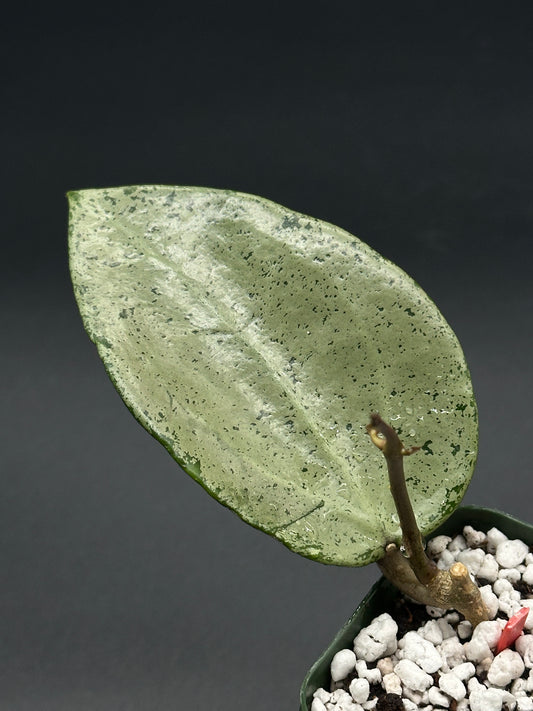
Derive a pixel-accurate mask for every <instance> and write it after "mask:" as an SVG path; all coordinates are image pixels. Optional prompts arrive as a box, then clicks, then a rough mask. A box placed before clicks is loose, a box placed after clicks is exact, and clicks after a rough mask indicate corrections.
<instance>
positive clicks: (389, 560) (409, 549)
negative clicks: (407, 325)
mask: <svg viewBox="0 0 533 711" xmlns="http://www.w3.org/2000/svg"><path fill="white" fill-rule="evenodd" d="M366 429H367V432H368V434H369V435H370V438H371V439H372V442H373V443H374V444H375V445H376V447H378V448H379V449H381V451H382V452H383V455H384V456H385V460H386V462H387V469H388V471H389V482H390V488H391V493H392V497H393V499H394V504H395V506H396V511H397V512H398V517H399V519H400V526H401V529H402V535H403V546H404V548H405V555H403V554H402V553H401V552H400V551H399V550H398V548H397V546H396V545H395V544H394V543H391V544H389V545H387V547H386V548H385V555H384V557H383V558H382V559H381V560H380V561H378V565H379V567H380V569H381V570H382V572H383V574H384V575H385V576H386V577H387V578H389V579H390V580H391V581H392V582H393V583H394V584H395V585H397V587H399V588H400V590H402V591H403V592H405V593H406V594H407V595H409V596H410V597H412V598H413V599H415V600H418V601H419V602H421V603H422V604H425V605H434V606H436V607H442V608H445V609H447V608H449V607H453V608H455V609H456V610H458V611H459V612H461V613H462V614H464V616H465V617H466V618H467V619H468V620H470V622H471V623H472V624H473V625H474V626H475V625H477V624H478V623H479V622H481V621H483V620H488V619H489V615H488V611H487V609H486V607H485V604H484V603H483V600H482V598H481V594H480V592H479V588H478V587H477V585H476V584H475V583H474V582H473V581H472V579H471V578H470V575H469V573H468V570H467V568H466V566H464V565H463V564H462V563H454V564H453V565H452V566H451V568H450V570H439V569H438V568H437V566H436V565H435V563H434V562H433V561H432V560H430V559H429V558H428V557H427V555H426V553H425V551H424V545H423V543H422V536H421V534H420V530H419V528H418V525H417V522H416V517H415V514H414V511H413V507H412V505H411V500H410V498H409V492H408V491H407V485H406V483H405V474H404V468H403V458H404V457H405V456H408V455H410V454H413V452H416V451H418V449H420V448H419V447H410V448H405V447H404V446H403V444H402V442H401V441H400V438H399V437H398V434H397V433H396V431H395V430H394V428H392V427H391V426H390V425H388V424H387V423H386V422H384V421H383V420H382V419H381V417H380V416H379V415H378V414H377V413H372V415H371V416H370V424H369V425H367V428H366Z"/></svg>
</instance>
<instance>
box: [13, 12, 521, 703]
mask: <svg viewBox="0 0 533 711" xmlns="http://www.w3.org/2000/svg"><path fill="white" fill-rule="evenodd" d="M5 12H6V11H4V13H5ZM0 37H1V42H0V53H1V54H2V75H3V78H4V82H3V90H2V113H1V119H0V120H1V124H2V133H3V141H2V145H3V150H2V152H3V155H4V158H3V159H2V171H3V189H2V204H3V208H2V213H3V230H2V232H3V235H2V247H3V250H2V259H1V266H2V279H1V281H0V288H1V290H2V301H1V303H2V310H1V316H2V331H1V332H2V348H1V349H0V359H1V362H2V365H1V370H0V372H1V374H2V380H3V382H2V390H1V394H2V400H1V401H2V416H1V417H2V421H1V425H0V431H1V433H2V457H1V472H0V531H1V538H0V711H29V710H34V709H37V710H39V711H120V710H124V711H171V710H175V709H186V710H187V711H188V710H189V709H190V710H192V711H196V710H198V711H203V710H204V709H205V711H208V710H209V711H241V709H242V710H243V711H244V710H245V711H248V710H250V711H272V710H275V711H294V710H295V709H296V707H297V697H298V689H299V686H300V682H301V680H302V678H303V676H304V674H305V672H306V670H307V668H308V667H309V666H310V665H311V663H312V662H313V660H314V659H315V658H316V657H317V656H318V654H319V652H320V651H321V650H322V648H323V647H324V646H325V645H326V644H327V643H328V642H329V640H330V638H331V637H332V636H333V634H334V632H335V631H336V630H337V628H338V627H340V625H341V624H342V623H343V622H344V620H345V619H346V618H347V617H348V616H349V615H350V614H351V612H352V610H353V609H354V607H355V606H356V604H357V603H358V602H359V600H360V599H361V598H362V596H363V595H364V593H365V592H366V591H367V589H368V587H369V586H370V583H371V582H372V581H373V580H374V579H376V578H377V570H376V569H374V567H372V568H368V569H364V570H358V569H352V570H350V569H336V568H331V567H325V566H321V565H319V564H317V563H313V562H310V561H307V560H304V559H301V558H299V557H298V556H296V555H294V554H292V553H290V552H289V551H288V550H286V549H285V548H284V547H283V546H282V545H280V544H279V543H277V542H276V541H274V540H271V539H270V538H268V537H267V536H265V535H264V534H262V533H259V532H258V531H256V530H254V529H252V528H249V527H247V526H246V525H244V524H243V523H241V522H240V521H239V520H238V519H237V517H236V516H235V515H233V514H232V513H231V512H229V511H227V510H226V509H223V508H222V507H221V506H219V505H218V504H217V503H216V502H215V501H213V500H211V499H210V498H209V497H208V496H207V495H206V494H205V493H204V491H203V490H202V489H201V488H200V487H199V486H198V485H196V484H195V483H194V482H193V481H192V480H189V479H188V478H187V477H186V476H185V475H184V474H183V473H181V472H180V471H179V469H178V467H177V465H176V464H175V463H174V462H173V461H172V460H171V458H170V457H169V456H168V454H167V453H166V452H165V451H164V450H163V448H162V447H160V445H158V444H157V443H156V442H155V441H153V440H152V439H151V438H150V437H149V435H147V434H146V433H145V432H144V431H143V430H142V429H141V427H140V426H139V425H138V424H137V423H136V422H135V421H134V419H133V418H132V416H131V415H130V414H129V412H128V411H127V410H126V408H125V407H124V406H123V404H122V402H121V400H120V399H119V397H118V395H117V394H116V393H115V391H114V389H113V387H112V385H111V383H110V382H109V381H108V379H107V376H106V375H105V373H104V370H103V367H102V366H101V364H100V362H99V359H98V357H97V355H96V352H95V349H94V347H93V346H92V344H91V342H90V341H89V340H88V338H87V337H86V335H85V333H84V331H83V328H82V325H81V322H80V319H79V316H78V313H77V309H76V306H75V304H74V300H73V297H72V293H71V287H70V283H69V276H68V269H67V254H66V231H67V205H66V200H65V197H64V194H65V192H66V191H67V190H69V189H77V188H84V187H104V186H109V185H122V184H132V183H150V182H153V183H169V184H185V185H187V184H188V185H206V186H211V187H217V188H232V189H236V190H242V191H245V192H251V193H256V194H259V195H263V196H264V197H267V198H270V199H272V200H275V201H277V202H279V203H281V204H283V205H286V206H288V207H290V208H293V209H295V210H298V211H300V212H303V213H308V214H312V215H314V216H315V217H319V218H322V219H324V220H328V221H330V222H333V223H335V224H338V225H340V226H341V227H343V228H345V229H347V230H349V231H351V232H353V233H355V234H356V235H358V236H359V237H361V238H362V239H363V240H365V241H366V242H368V243H369V244H370V245H371V246H372V247H374V248H375V249H377V250H378V251H379V252H381V253H382V254H384V255H386V256H387V257H389V258H390V259H392V260H393V261H395V262H397V263H398V264H400V266H402V267H403V268H404V269H405V270H406V271H407V272H408V273H410V274H411V275H412V276H413V277H414V278H415V279H416V280H417V281H418V282H419V283H420V284H421V285H422V286H423V287H424V288H425V290H426V291H427V292H428V293H429V294H430V295H431V296H432V297H433V298H434V300H435V301H436V302H437V304H438V305H439V306H440V308H441V310H442V311H443V313H444V315H445V316H446V318H447V319H448V321H449V322H450V324H451V325H452V327H453V328H454V329H455V331H456V333H457V334H458V336H459V339H460V340H461V342H462V344H463V347H464V350H465V352H466V356H467V359H468V362H469V363H470V367H471V372H472V377H473V381H474V386H475V390H476V393H477V398H478V404H479V409H480V423H481V444H480V456H479V461H478V469H477V473H476V475H475V477H474V480H473V483H472V485H471V488H470V490H469V492H468V494H467V497H466V501H467V502H468V503H477V504H482V505H488V506H494V507H497V508H500V509H503V510H507V511H508V512H510V513H512V514H515V515H516V516H518V517H521V518H524V519H529V520H531V507H532V499H533V484H532V479H531V477H532V474H533V472H532V468H531V453H530V452H531V443H532V440H533V427H532V425H533V415H532V404H531V401H532V395H533V392H532V390H533V388H532V385H533V372H532V364H531V363H532V358H531V349H532V346H533V330H532V317H531V314H532V305H533V304H532V295H533V288H532V282H531V271H532V256H533V242H532V240H533V200H532V197H533V9H532V6H531V4H530V3H524V2H522V3H513V2H510V3H505V4H504V3H490V2H489V3H487V2H483V3H481V2H469V3H458V2H457V3H401V2H396V3H390V4H388V3H380V2H377V3H370V2H358V1H356V0H352V2H343V3H336V2H327V3H326V2H319V3H315V4H314V5H313V4H308V3H290V2H289V3H280V2H270V3H268V4H261V5H259V4H254V3H249V4H247V5H244V4H242V5H240V4H239V3H231V4H226V3H216V4H214V5H210V4H209V3H204V4H202V5H201V6H198V9H191V7H190V6H189V4H187V5H185V4H181V3H179V2H176V3H174V4H173V5H172V6H169V7H168V8H167V7H165V6H164V5H161V3H150V4H148V3H147V4H146V5H145V6H144V7H143V8H142V9H135V7H134V6H133V5H132V4H131V3H126V2H123V3H112V2H110V3H108V4H107V5H105V6H104V7H99V6H96V5H92V4H87V5H82V4H77V5H74V4H71V5H69V6H65V7H60V5H58V4H41V5H40V6H39V7H35V8H33V7H31V6H28V5H25V4H22V3H18V5H15V6H14V7H11V9H9V10H8V11H7V14H4V17H3V22H2V28H1V29H0Z"/></svg>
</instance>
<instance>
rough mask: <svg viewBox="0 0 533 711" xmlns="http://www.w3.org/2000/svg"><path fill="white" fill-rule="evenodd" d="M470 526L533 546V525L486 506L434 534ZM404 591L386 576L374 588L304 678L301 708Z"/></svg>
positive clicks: (463, 510) (467, 510) (460, 513)
mask: <svg viewBox="0 0 533 711" xmlns="http://www.w3.org/2000/svg"><path fill="white" fill-rule="evenodd" d="M466 525H471V526H473V527H474V528H476V529H478V530H480V531H488V530H489V529H490V528H492V527H493V526H496V528H499V529H500V531H502V532H503V533H505V535H506V536H508V537H509V538H520V539H521V540H522V541H524V542H525V543H527V544H528V545H530V546H531V545H533V526H532V525H530V524H528V523H524V522H523V521H519V520H518V519H516V518H513V517H512V516H509V515H508V514H506V513H503V512H502V511H495V510H494V509H485V508H481V507H479V506H462V507H460V508H458V509H457V510H456V511H455V512H454V513H453V514H452V515H451V516H450V518H449V519H448V520H447V521H445V523H443V524H442V526H440V527H439V528H438V529H437V530H436V531H434V533H433V534H432V536H438V535H439V534H445V535H448V536H455V535H457V534H458V533H460V532H461V531H462V530H463V527H464V526H466ZM400 595H401V594H400V592H399V591H398V589H397V588H395V587H394V586H393V585H392V584H391V583H389V582H388V581H387V580H385V578H380V579H379V580H378V581H377V583H375V585H374V586H373V587H372V588H371V590H370V592H369V593H368V595H367V596H366V597H365V598H364V600H363V601H362V602H361V604H360V605H359V607H358V608H357V609H356V611H355V612H354V613H353V615H352V616H351V617H350V619H349V620H348V621H347V622H346V624H345V625H344V626H343V627H342V628H341V629H340V630H339V632H338V633H337V635H336V636H335V638H334V639H333V641H332V642H331V644H330V645H329V646H328V647H327V649H325V650H324V651H323V652H322V654H321V655H320V657H319V658H318V659H317V661H316V662H315V663H314V664H313V666H312V667H311V669H310V670H309V671H308V672H307V675H306V677H305V679H304V681H303V684H302V688H301V690H300V711H309V709H310V708H311V702H312V701H313V694H314V692H315V691H316V690H317V689H319V688H320V687H323V688H325V689H329V684H330V672H329V669H330V664H331V660H332V659H333V657H334V655H335V654H336V653H337V652H338V651H340V650H341V649H346V648H349V649H351V648H352V646H353V640H354V637H355V636H356V635H357V633H358V632H359V631H360V630H361V629H362V628H363V627H366V626H367V625H369V624H370V623H371V622H372V620H373V619H374V617H376V616H377V615H380V614H381V613H383V612H389V613H391V614H392V610H393V609H394V603H395V602H396V600H397V599H398V598H399V597H400Z"/></svg>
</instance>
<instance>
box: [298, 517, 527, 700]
mask: <svg viewBox="0 0 533 711" xmlns="http://www.w3.org/2000/svg"><path fill="white" fill-rule="evenodd" d="M427 551H428V555H430V556H431V557H432V558H433V559H434V560H435V561H436V563H437V565H438V566H439V567H440V568H448V567H449V566H450V565H451V564H452V563H454V562H455V561H461V562H463V563H464V564H465V565H466V566H467V567H468V569H469V571H470V574H471V575H472V576H474V577H475V579H476V578H477V582H478V584H479V585H480V590H481V595H482V597H483V600H484V602H485V605H486V606H487V608H488V611H489V616H490V618H491V619H490V620H489V621H487V622H481V623H480V624H479V625H478V626H477V627H476V628H475V630H472V625H471V624H470V623H469V622H467V621H465V620H464V619H463V618H462V616H461V615H459V614H458V613H457V612H455V611H447V610H441V609H438V608H432V607H426V608H425V610H426V612H427V616H428V619H427V621H426V622H424V623H423V624H421V626H419V627H418V628H417V629H412V630H409V631H408V632H406V633H405V634H404V635H403V636H400V637H399V638H398V636H397V635H398V626H397V624H396V622H395V621H394V620H393V618H392V617H391V615H390V614H388V613H383V614H381V615H379V616H378V617H376V618H375V619H374V620H373V621H372V623H371V624H370V625H368V626H367V627H365V628H364V629H362V630H361V631H360V632H359V634H358V635H357V636H356V638H355V639H354V646H353V649H354V651H352V650H349V649H345V650H341V651H340V652H338V653H337V654H336V655H335V656H334V658H333V659H332V662H331V678H332V687H331V691H329V692H328V691H326V690H324V689H319V690H317V691H316V692H315V694H314V699H313V704H312V706H311V711H375V709H376V708H379V705H378V700H379V699H378V694H376V685H380V686H381V689H382V691H381V692H380V693H381V694H384V693H389V694H397V695H398V696H400V697H401V698H402V700H403V706H404V710H405V711H415V710H416V711H438V710H439V709H441V710H443V709H449V708H453V709H455V711H533V699H532V695H533V634H532V632H533V593H531V592H530V590H529V589H528V586H532V587H533V554H532V553H530V552H529V547H528V546H527V545H526V544H525V543H523V542H522V541H518V540H509V539H508V538H507V536H505V534H503V533H502V532H501V531H499V530H498V529H496V528H492V529H490V530H489V531H487V533H486V534H485V533H484V532H482V531H476V530H475V529H474V528H472V527H471V526H465V528H464V530H463V533H462V535H457V536H455V537H453V538H451V537H450V536H437V537H436V538H434V539H433V540H431V541H429V542H428V545H427ZM522 607H529V608H530V613H529V615H528V618H527V620H526V624H525V627H524V632H523V633H522V635H521V636H520V637H519V638H518V639H517V640H516V642H515V643H514V644H513V645H511V647H510V648H509V649H505V650H503V651H502V652H500V653H499V654H496V651H497V650H496V645H497V643H498V640H499V638H500V635H501V631H502V629H503V627H504V626H505V624H506V622H507V619H508V618H509V617H510V616H512V615H514V614H515V613H516V612H517V611H518V610H519V609H520V608H522ZM422 609H423V608H422ZM478 675H481V676H478ZM352 677H355V678H352ZM480 680H482V681H480ZM348 692H349V693H348Z"/></svg>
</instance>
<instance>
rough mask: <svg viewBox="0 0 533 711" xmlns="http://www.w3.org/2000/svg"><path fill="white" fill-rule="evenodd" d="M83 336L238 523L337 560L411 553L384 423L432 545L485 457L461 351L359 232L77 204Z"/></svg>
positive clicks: (137, 408)
mask: <svg viewBox="0 0 533 711" xmlns="http://www.w3.org/2000/svg"><path fill="white" fill-rule="evenodd" d="M69 201H70V209H71V221H70V255H71V256H70V259H71V272H72V278H73V283H74V288H75V293H76V297H77V300H78V304H79V307H80V311H81V314H82V317H83V321H84V324H85V327H86V329H87V331H88V333H89V335H90V337H91V338H92V340H93V341H94V343H95V344H96V346H97V347H98V351H99V353H100V356H101V358H102V360H103V362H104V364H105V367H106V369H107V371H108V373H109V375H110V377H111V378H112V380H113V382H114V384H115V386H116V387H117V389H118V391H119V393H120V394H121V396H122V397H123V399H124V401H125V402H126V404H127V405H128V407H129V408H130V410H131V411H132V413H133V414H134V415H135V417H136V418H137V419H138V420H139V422H140V423H141V424H142V425H143V426H144V427H145V428H146V429H147V430H148V431H149V432H150V433H151V434H153V435H154V436H155V437H156V438H157V439H158V440H160V441H161V442H162V444H163V445H164V446H165V447H166V448H167V449H168V451H169V452H170V453H171V454H172V456H173V457H174V458H175V459H176V460H177V461H178V462H179V463H180V464H181V466H182V467H183V468H184V469H185V470H186V471H187V472H188V473H189V474H190V475H191V476H193V477H194V478H195V479H196V480H198V481H199V482H200V483H201V484H202V486H204V487H205V489H206V490H207V491H208V492H209V493H210V494H212V495H213V496H214V497H216V498H217V499H218V500H219V501H220V502H221V503H223V504H224V505H226V506H228V507H230V508H232V509H233V510H234V511H236V512H237V513H238V514H239V516H240V517H241V518H243V519H244V520H245V521H247V522H248V523H250V524H252V525H253V526H256V527H258V528H260V529H262V530H264V531H266V532H267V533H270V534H272V535H273V536H275V537H276V538H278V539H279V540H280V541H282V542H283V543H285V544H286V545H287V546H289V547H290V548H291V549H292V550H294V551H296V552H297V553H300V554H302V555H304V556H307V557H309V558H314V559H317V560H320V561H322V562H325V563H333V564H341V565H363V564H365V563H368V562H370V561H372V560H376V559H377V558H379V557H380V556H381V555H382V551H383V546H384V545H385V544H386V543H387V542H389V541H391V540H396V541H398V540H399V538H400V530H399V526H398V519H397V516H396V513H395V509H394V504H393V501H392V497H391V494H390V491H389V485H388V479H387V473H386V467H385V462H384V460H383V457H382V455H381V453H380V452H379V451H378V449H377V448H376V447H374V446H373V445H372V444H371V442H370V440H369V437H368V435H367V434H366V432H365V425H366V424H367V422H368V419H369V414H370V412H371V411H378V412H379V413H380V414H381V415H382V417H383V418H384V419H385V420H386V421H388V422H390V424H392V425H393V426H394V427H395V428H396V430H397V431H398V433H399V435H400V437H401V438H402V440H403V441H404V444H405V445H406V446H411V445H420V446H422V450H421V451H420V452H418V453H417V454H415V455H413V456H411V457H409V458H408V459H407V460H406V470H407V483H408V486H409V490H410V493H411V497H412V501H413V506H414V509H415V513H416V515H417V517H418V521H419V525H420V528H421V529H422V531H423V532H424V533H427V532H429V531H431V530H432V529H433V528H435V527H436V526H437V525H438V524H439V523H440V522H441V521H442V520H443V519H445V518H446V517H447V516H448V515H449V514H450V513H451V512H452V511H453V509H454V508H455V507H456V506H457V504H458V503H459V501H460V499H461V498H462V496H463V494H464V491H465V489H466V487H467V485H468V482H469V480H470V477H471V474H472V469H473V466H474V463H475V458H476V451H477V417H476V406H475V401H474V398H473V394H472V388H471V382H470V377H469V373H468V370H467V367H466V364H465V361H464V357H463V353H462V351H461V348H460V346H459V344H458V342H457V339H456V338H455V336H454V334H453V332H452V331H451V329H450V327H449V326H448V325H447V323H446V322H445V320H444V318H443V317H442V315H441V314H440V312H439V311H438V310H437V308H436V307H435V305H434V304H433V302H432V301H431V300H430V299H429V298H428V297H427V296H426V294H425V293H424V292H423V291H422V290H421V289H420V287H418V286H417V285H416V284H415V283H414V282H413V281H412V279H411V278H409V277H408V276H407V275H406V274H405V273H404V272H402V271H401V270H400V269H399V268H398V267H397V266H395V265H394V264H392V263H390V262H389V261H387V260H386V259H384V258H383V257H381V256H380V255H378V254H377V253H376V252H374V251H373V250H372V249H370V248H369V247H368V246H367V245H366V244H364V243H363V242H361V241H360V240H358V239H357V238H356V237H354V236H352V235H350V234H348V233H347V232H345V231H344V230H342V229H340V228H338V227H335V226H333V225H330V224H327V223H325V222H321V221H319V220H316V219H313V218H311V217H307V216H305V215H301V214H298V213H295V212H293V211H291V210H288V209H286V208H284V207H281V206H279V205H276V204H274V203H272V202H269V201H268V200H265V199H262V198H259V197H255V196H251V195H246V194H242V193H235V192H231V191H222V190H210V189H202V188H188V187H169V186H136V187H124V188H110V189H102V190H82V191H79V192H74V193H70V194H69Z"/></svg>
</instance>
